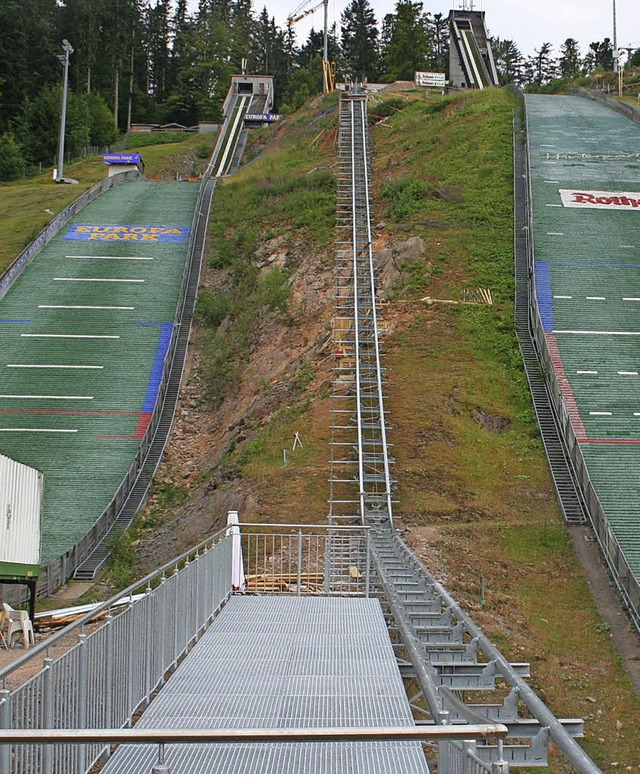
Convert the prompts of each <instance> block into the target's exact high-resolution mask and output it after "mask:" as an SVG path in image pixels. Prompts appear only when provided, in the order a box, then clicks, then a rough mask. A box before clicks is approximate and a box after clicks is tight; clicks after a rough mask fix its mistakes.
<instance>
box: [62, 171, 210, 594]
mask: <svg viewBox="0 0 640 774" xmlns="http://www.w3.org/2000/svg"><path fill="white" fill-rule="evenodd" d="M215 187H216V180H213V179H211V178H207V179H205V180H203V183H202V188H201V192H200V195H199V196H198V200H197V202H196V212H195V217H194V220H195V222H196V225H195V232H194V238H193V241H192V243H191V248H190V251H189V263H188V267H187V273H186V278H185V286H184V287H185V290H184V293H183V298H182V303H181V305H180V309H179V312H178V314H177V316H176V328H177V332H176V334H175V335H176V343H175V346H174V348H173V354H172V356H171V361H170V364H169V371H168V378H167V385H166V389H165V392H164V398H163V399H162V407H161V408H160V410H159V417H158V421H157V424H156V428H155V431H154V432H153V436H152V438H151V440H150V442H149V446H148V448H147V452H146V454H145V456H144V459H143V461H142V463H141V465H140V467H139V469H138V473H137V476H136V479H135V482H134V484H133V486H132V488H131V491H130V493H129V495H128V496H127V499H126V500H125V502H124V504H123V506H122V508H121V509H120V511H119V512H118V514H117V516H116V518H115V520H114V521H113V523H112V525H111V527H110V528H109V529H108V531H107V532H106V534H105V535H104V537H103V538H102V540H101V541H100V542H99V543H98V545H97V546H96V547H95V548H94V549H93V551H92V552H91V553H90V554H89V556H88V557H87V558H86V559H85V560H84V561H83V562H82V563H81V564H80V565H78V567H77V568H76V570H75V572H74V575H73V577H74V578H76V579H78V580H93V579H94V578H95V576H96V574H97V573H98V571H99V570H100V569H101V568H102V567H103V565H104V563H105V562H106V561H107V559H108V558H109V555H110V553H111V549H110V548H109V544H110V543H111V541H112V540H113V539H114V538H115V537H116V536H117V535H119V534H121V533H122V532H123V531H124V530H126V529H127V528H128V527H129V526H130V525H131V522H132V521H133V519H134V517H135V515H136V513H137V512H138V510H139V509H140V508H141V506H142V505H143V504H144V502H145V501H146V498H147V494H148V492H149V489H150V488H151V484H152V480H153V476H154V475H155V473H156V471H157V469H158V466H159V465H160V462H161V460H162V456H163V454H164V450H165V448H166V445H167V443H168V440H169V435H170V433H171V428H172V426H173V420H174V418H175V413H176V408H177V405H178V398H179V395H180V386H181V384H182V378H183V375H184V366H185V362H186V358H187V350H188V347H189V338H190V335H191V328H192V325H193V313H194V309H195V303H196V298H197V294H198V286H199V284H200V276H201V273H202V263H203V258H204V246H205V240H206V235H207V227H208V223H209V214H210V211H211V202H212V199H213V194H214V191H215Z"/></svg>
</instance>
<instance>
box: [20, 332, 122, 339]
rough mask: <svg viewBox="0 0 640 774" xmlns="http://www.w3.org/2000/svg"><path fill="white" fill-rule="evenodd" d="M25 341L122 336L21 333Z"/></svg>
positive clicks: (116, 337) (115, 337)
mask: <svg viewBox="0 0 640 774" xmlns="http://www.w3.org/2000/svg"><path fill="white" fill-rule="evenodd" d="M20 336H21V337H22V338H23V339H119V338H120V336H95V335H92V334H88V333H21V334H20Z"/></svg>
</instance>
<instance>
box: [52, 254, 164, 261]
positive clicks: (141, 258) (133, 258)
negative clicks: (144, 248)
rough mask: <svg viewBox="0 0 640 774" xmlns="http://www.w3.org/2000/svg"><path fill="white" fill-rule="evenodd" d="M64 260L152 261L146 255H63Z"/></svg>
mask: <svg viewBox="0 0 640 774" xmlns="http://www.w3.org/2000/svg"><path fill="white" fill-rule="evenodd" d="M65 258H88V259H90V260H92V261H153V258H151V257H150V256H148V255H65Z"/></svg>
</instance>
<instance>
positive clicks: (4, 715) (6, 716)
mask: <svg viewBox="0 0 640 774" xmlns="http://www.w3.org/2000/svg"><path fill="white" fill-rule="evenodd" d="M0 728H3V729H6V730H8V729H10V728H11V691H9V689H8V688H2V689H0ZM0 771H7V772H9V771H11V745H10V744H0Z"/></svg>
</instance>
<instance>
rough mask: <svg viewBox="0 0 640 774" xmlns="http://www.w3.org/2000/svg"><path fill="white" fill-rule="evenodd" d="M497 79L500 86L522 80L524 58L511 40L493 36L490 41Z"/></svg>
mask: <svg viewBox="0 0 640 774" xmlns="http://www.w3.org/2000/svg"><path fill="white" fill-rule="evenodd" d="M491 50H492V52H493V59H494V61H495V65H496V70H497V71H498V79H499V81H500V84H501V85H502V86H505V85H506V84H507V83H521V82H522V81H523V80H524V59H523V56H522V54H521V53H520V49H519V48H518V46H516V44H515V43H514V42H513V40H500V38H495V39H494V40H493V41H492V42H491Z"/></svg>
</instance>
